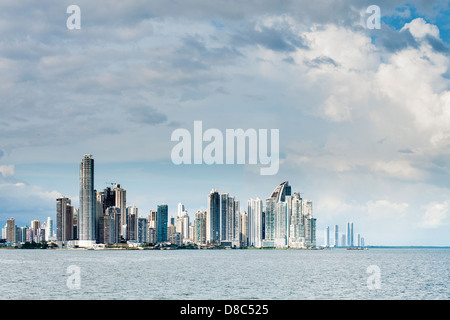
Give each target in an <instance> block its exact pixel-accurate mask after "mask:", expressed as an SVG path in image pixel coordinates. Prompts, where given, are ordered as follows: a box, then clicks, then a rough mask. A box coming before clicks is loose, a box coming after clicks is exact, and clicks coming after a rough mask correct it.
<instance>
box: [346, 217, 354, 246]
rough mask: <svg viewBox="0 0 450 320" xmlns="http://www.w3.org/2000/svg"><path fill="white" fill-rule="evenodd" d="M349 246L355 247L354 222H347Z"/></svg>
mask: <svg viewBox="0 0 450 320" xmlns="http://www.w3.org/2000/svg"><path fill="white" fill-rule="evenodd" d="M347 246H348V247H353V222H347Z"/></svg>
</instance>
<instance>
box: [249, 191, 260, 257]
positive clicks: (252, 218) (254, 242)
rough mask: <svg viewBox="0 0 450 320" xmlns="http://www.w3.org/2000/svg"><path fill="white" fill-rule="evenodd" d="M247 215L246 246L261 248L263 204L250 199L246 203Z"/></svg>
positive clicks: (257, 200)
mask: <svg viewBox="0 0 450 320" xmlns="http://www.w3.org/2000/svg"><path fill="white" fill-rule="evenodd" d="M247 207H248V209H247V210H248V211H247V215H248V218H247V219H248V222H247V225H248V232H247V235H248V246H250V247H255V248H261V247H262V241H263V237H262V210H263V202H262V200H261V199H259V198H256V199H250V200H248V201H247Z"/></svg>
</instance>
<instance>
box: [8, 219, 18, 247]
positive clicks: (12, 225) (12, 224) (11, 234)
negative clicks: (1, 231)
mask: <svg viewBox="0 0 450 320" xmlns="http://www.w3.org/2000/svg"><path fill="white" fill-rule="evenodd" d="M6 242H7V243H16V242H17V241H16V220H15V219H14V218H9V219H8V220H6Z"/></svg>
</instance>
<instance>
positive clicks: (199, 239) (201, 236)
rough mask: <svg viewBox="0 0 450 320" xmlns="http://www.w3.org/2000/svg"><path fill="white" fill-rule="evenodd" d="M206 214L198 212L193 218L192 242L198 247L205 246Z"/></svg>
mask: <svg viewBox="0 0 450 320" xmlns="http://www.w3.org/2000/svg"><path fill="white" fill-rule="evenodd" d="M207 216H208V214H207V212H206V211H202V210H198V211H197V212H196V213H195V216H194V232H193V233H194V234H193V242H194V243H195V244H198V245H204V244H206V233H207V232H206V225H207V223H206V221H207Z"/></svg>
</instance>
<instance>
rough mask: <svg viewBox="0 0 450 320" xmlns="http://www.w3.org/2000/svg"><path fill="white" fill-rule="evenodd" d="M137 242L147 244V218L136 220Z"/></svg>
mask: <svg viewBox="0 0 450 320" xmlns="http://www.w3.org/2000/svg"><path fill="white" fill-rule="evenodd" d="M137 242H139V243H148V221H147V218H142V217H139V218H138V232H137Z"/></svg>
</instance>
